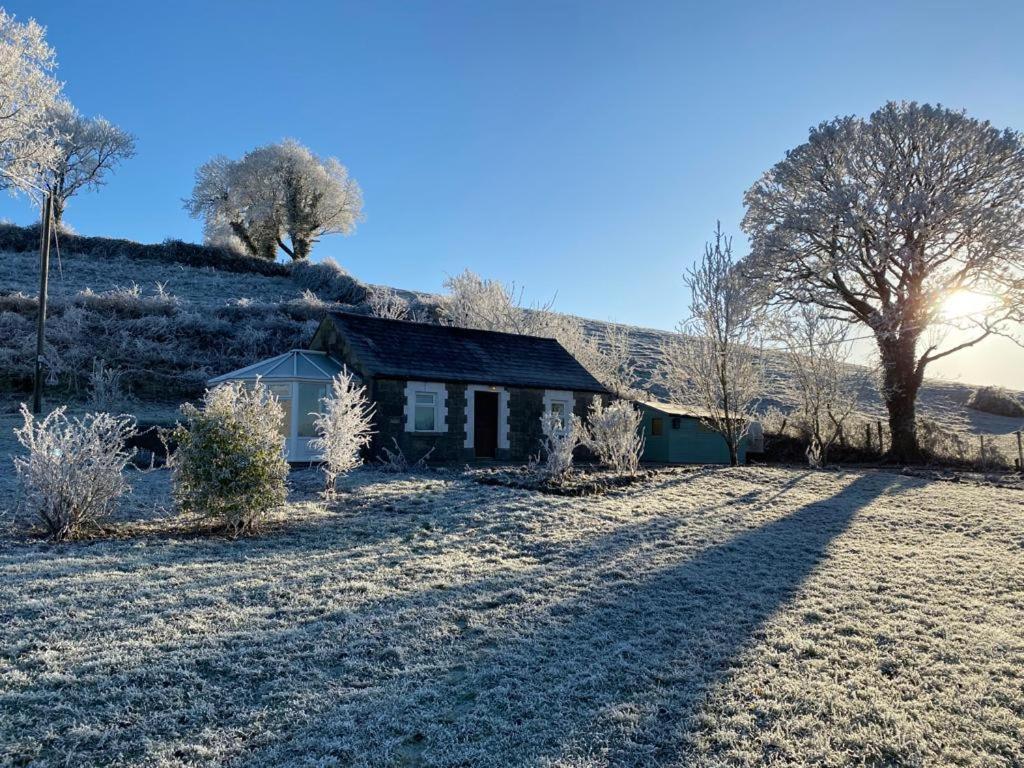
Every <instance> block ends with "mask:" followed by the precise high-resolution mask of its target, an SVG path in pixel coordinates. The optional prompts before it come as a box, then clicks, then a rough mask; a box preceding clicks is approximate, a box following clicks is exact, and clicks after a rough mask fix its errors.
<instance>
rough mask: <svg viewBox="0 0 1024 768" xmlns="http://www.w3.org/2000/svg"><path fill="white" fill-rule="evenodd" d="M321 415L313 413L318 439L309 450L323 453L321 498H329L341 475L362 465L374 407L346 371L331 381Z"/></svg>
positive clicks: (343, 370) (371, 428) (369, 435)
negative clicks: (322, 494) (322, 495)
mask: <svg viewBox="0 0 1024 768" xmlns="http://www.w3.org/2000/svg"><path fill="white" fill-rule="evenodd" d="M320 402H321V403H323V406H324V408H323V412H322V413H318V414H315V416H314V420H313V423H314V425H315V426H316V431H317V435H318V436H317V437H316V438H315V439H314V440H312V441H311V442H310V447H311V448H312V449H313V450H315V451H317V452H320V453H322V454H323V467H322V468H323V473H324V480H325V488H324V496H326V497H327V498H332V497H333V496H334V492H335V483H336V482H337V480H338V477H339V476H340V475H343V474H345V473H346V472H348V471H350V470H353V469H355V468H356V467H358V466H359V465H360V464H362V463H363V459H362V456H361V453H362V450H363V448H365V447H366V446H367V445H368V444H369V442H370V437H371V435H372V434H373V406H372V405H371V404H370V401H369V399H368V398H367V396H366V387H364V386H363V385H362V384H360V383H358V382H357V381H356V379H355V377H354V376H353V375H352V374H351V373H349V371H348V369H347V368H344V369H342V371H341V373H339V374H338V375H337V376H335V377H334V379H333V380H332V381H331V391H330V394H329V395H328V396H327V397H325V398H323V399H322V400H321V401H320Z"/></svg>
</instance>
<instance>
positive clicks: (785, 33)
mask: <svg viewBox="0 0 1024 768" xmlns="http://www.w3.org/2000/svg"><path fill="white" fill-rule="evenodd" d="M4 6H5V7H6V8H7V10H8V11H9V12H12V13H14V14H15V15H17V16H18V17H19V18H27V17H29V16H32V17H35V18H36V19H37V20H38V21H39V22H40V23H42V24H44V25H45V26H46V27H47V28H48V39H49V41H50V42H51V44H52V45H54V47H55V48H56V49H57V54H58V58H59V62H60V70H59V76H60V78H61V79H62V80H63V81H64V82H65V83H66V85H65V92H66V94H67V95H68V96H69V97H70V98H71V100H72V101H73V102H74V103H75V104H76V105H77V106H78V107H79V108H80V109H81V110H82V111H83V112H85V113H87V114H103V115H104V116H106V117H107V118H109V119H111V120H113V121H114V122H116V123H118V124H119V125H121V126H123V127H124V128H126V129H128V130H130V131H132V132H133V133H135V134H136V135H137V136H138V155H137V157H136V158H135V159H133V160H131V161H130V162H128V163H127V164H126V165H124V166H123V167H122V169H121V170H120V171H119V172H118V173H117V174H116V176H114V177H113V179H112V180H111V181H110V183H109V185H108V186H107V187H105V188H104V189H102V190H101V191H100V192H99V193H95V194H92V193H90V194H85V195H83V196H81V197H79V198H76V199H74V200H72V201H71V203H70V205H69V208H68V212H67V219H68V222H69V223H70V224H71V225H72V226H74V227H75V228H76V229H77V230H78V231H79V232H81V233H83V234H102V235H110V236H119V237H127V238H132V239H136V240H141V241H160V240H163V239H164V238H166V237H179V238H183V239H189V240H198V239H200V237H201V234H200V223H199V222H197V221H194V220H191V219H189V218H188V216H187V214H186V213H185V212H184V211H183V210H182V207H181V199H182V198H183V197H186V196H187V195H188V193H189V191H190V189H191V186H192V179H193V173H194V171H195V168H196V167H197V166H198V165H199V164H201V163H202V162H204V161H205V160H207V159H208V158H210V157H211V156H213V155H215V154H219V153H223V154H227V155H229V156H238V155H240V154H241V153H243V152H244V151H245V150H247V149H249V148H251V147H253V146H256V145H258V144H262V143H266V142H270V141H276V140H278V139H281V138H284V137H294V138H296V139H298V140H300V141H302V142H304V143H306V144H308V145H309V146H310V147H311V148H312V149H313V150H314V151H316V152H318V153H320V154H324V155H334V156H336V157H338V158H339V159H340V160H341V161H342V162H343V163H345V164H346V165H347V166H348V167H349V170H350V172H351V173H352V175H353V176H354V177H355V178H356V179H357V180H358V181H359V183H360V184H361V186H362V187H363V192H364V197H365V212H366V221H365V222H364V223H363V224H362V225H361V226H360V227H359V229H358V230H357V232H356V233H355V234H354V235H352V236H351V237H348V238H342V237H332V238H327V239H325V240H324V241H322V242H321V243H320V244H319V245H318V246H317V248H316V250H315V251H314V255H315V257H324V256H333V257H334V258H336V259H337V260H338V261H339V262H340V263H341V264H343V265H344V266H346V267H347V268H348V269H349V270H351V271H352V272H353V273H354V274H356V275H357V276H359V277H360V278H362V279H363V280H366V281H368V282H374V283H386V284H391V285H396V286H401V287H407V288H417V289H423V290H436V289H438V288H439V286H440V284H441V281H442V280H443V279H444V276H445V274H451V273H456V272H459V271H461V270H462V269H463V268H465V267H469V268H471V269H473V270H474V271H476V272H479V273H480V274H482V275H485V276H488V277H494V278H499V279H501V280H515V281H516V282H517V283H519V284H520V285H524V286H526V289H527V295H528V296H532V297H536V298H538V299H539V298H544V297H548V296H550V295H551V294H553V293H555V292H557V294H558V298H557V302H556V307H557V308H559V309H561V310H563V311H568V312H573V313H576V314H581V315H585V316H590V317H596V318H600V319H612V320H618V321H622V322H629V323H634V324H638V325H647V326H653V327H659V328H671V327H673V325H674V324H675V323H676V321H677V320H678V319H679V318H680V317H681V316H682V315H684V314H685V306H686V296H685V293H684V291H683V289H682V284H681V274H682V271H683V269H684V268H685V267H686V266H687V265H689V264H690V263H692V261H693V260H694V258H696V257H698V256H699V255H700V253H701V250H702V246H703V242H704V240H705V239H706V238H707V237H708V236H709V235H710V233H711V230H712V229H713V228H714V224H715V220H716V219H721V220H722V223H723V226H724V228H725V229H726V230H727V231H730V232H733V233H734V234H736V235H737V238H736V246H737V251H739V252H742V249H743V247H744V243H743V239H742V237H741V236H740V233H739V222H740V219H741V217H742V214H743V207H742V196H743V192H744V190H745V189H747V187H749V186H750V184H751V183H752V182H753V181H754V180H755V179H756V178H757V177H758V176H759V175H760V174H761V173H762V172H764V171H765V170H766V169H767V168H769V167H770V166H771V165H772V164H773V163H775V162H776V161H778V160H779V159H780V158H781V157H782V156H783V154H784V152H785V151H786V149H787V148H790V147H793V146H796V145H797V144H799V143H800V142H801V141H802V140H803V139H804V138H805V136H806V134H807V129H808V127H810V126H811V125H813V124H816V123H818V122H820V121H822V120H825V119H828V118H830V117H833V116H835V115H838V114H866V113H868V112H870V111H871V110H872V109H874V108H876V107H878V106H879V105H881V104H882V103H883V102H885V101H886V100H888V99H916V100H919V101H932V102H941V103H944V104H946V105H949V106H952V107H957V108H965V109H967V110H968V111H969V112H970V113H971V114H973V115H975V116H978V117H983V118H987V119H989V120H991V121H992V122H993V123H994V124H996V125H998V126H1006V127H1013V128H1017V129H1021V128H1024V98H1022V97H1024V87H1022V86H1024V53H1022V49H1024V46H1022V44H1021V37H1020V30H1021V29H1022V28H1024V3H1019V2H1005V3H996V2H992V3H981V2H979V3H970V2H958V3H943V2H934V3H924V2H919V3H900V2H879V3H871V2H856V3H841V4H840V3H827V2H824V3H823V2H807V3H721V2H715V3H711V2H707V3H702V4H699V5H698V4H691V3H683V2H665V3H657V2H652V3H621V2H619V3H610V2H609V3H604V2H573V3H569V2H522V1H520V2H429V3H428V2H407V3H387V2H374V3H334V2H322V3H312V2H310V3H306V2H290V3H279V2H277V3H269V2H228V1H223V2H180V1H179V2H174V3H159V4H158V3H127V2H124V3H117V2H106V3H81V2H59V1H55V0H48V1H47V2H46V3H39V2H4ZM33 216H34V213H33V211H32V209H31V208H30V207H29V206H28V204H27V203H26V202H24V201H18V200H10V199H3V200H2V201H0V217H5V218H9V219H13V220H15V221H18V222H27V221H29V220H31V219H32V218H33ZM977 357H978V355H977V354H974V355H973V356H972V358H971V359H974V358H977ZM951 360H952V359H951ZM964 365H968V363H963V364H961V363H957V364H956V365H954V366H953V367H952V368H949V369H948V370H947V369H946V368H944V369H943V370H942V371H941V372H942V373H943V374H944V375H950V376H956V375H959V372H960V370H961V369H964ZM969 378H970V377H969ZM974 378H977V377H976V376H975V377H974Z"/></svg>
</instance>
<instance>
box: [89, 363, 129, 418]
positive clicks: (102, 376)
mask: <svg viewBox="0 0 1024 768" xmlns="http://www.w3.org/2000/svg"><path fill="white" fill-rule="evenodd" d="M121 375H122V372H121V370H120V369H119V368H110V367H108V366H107V363H106V361H105V360H101V359H99V358H96V359H94V360H93V361H92V373H91V374H89V405H90V407H92V408H95V409H97V410H109V409H111V408H115V407H116V406H117V405H118V404H120V402H121V401H122V400H123V399H124V389H123V388H122V386H121Z"/></svg>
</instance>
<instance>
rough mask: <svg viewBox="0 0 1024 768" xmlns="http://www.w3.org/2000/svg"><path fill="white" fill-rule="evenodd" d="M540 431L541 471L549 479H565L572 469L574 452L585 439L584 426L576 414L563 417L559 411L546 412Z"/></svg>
mask: <svg viewBox="0 0 1024 768" xmlns="http://www.w3.org/2000/svg"><path fill="white" fill-rule="evenodd" d="M540 431H541V440H540V457H541V463H540V465H539V469H540V472H541V474H542V475H544V477H546V478H547V479H548V480H551V481H555V482H558V481H560V480H564V479H565V477H566V476H567V475H568V474H569V472H571V471H572V462H573V452H574V451H575V450H576V448H577V447H578V446H579V445H580V443H581V442H582V441H583V426H582V425H581V424H580V421H579V419H577V418H576V415H575V414H572V413H570V414H568V415H567V416H566V417H565V418H564V419H563V418H562V416H561V415H559V414H557V413H545V414H544V415H543V416H541V417H540Z"/></svg>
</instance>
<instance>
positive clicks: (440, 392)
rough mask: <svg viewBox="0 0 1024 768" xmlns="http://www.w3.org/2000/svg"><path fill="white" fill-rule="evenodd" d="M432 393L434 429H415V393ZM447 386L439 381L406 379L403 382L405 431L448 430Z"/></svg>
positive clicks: (442, 431) (435, 431) (427, 431)
mask: <svg viewBox="0 0 1024 768" xmlns="http://www.w3.org/2000/svg"><path fill="white" fill-rule="evenodd" d="M417 394H432V395H434V429H430V430H426V429H416V395H417ZM447 394H448V391H447V388H446V387H445V385H444V384H443V383H441V382H439V381H407V382H406V383H405V431H406V432H418V433H420V434H425V435H437V434H444V433H445V432H447V431H448V403H447Z"/></svg>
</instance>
